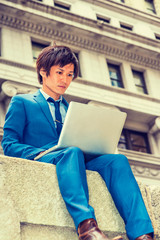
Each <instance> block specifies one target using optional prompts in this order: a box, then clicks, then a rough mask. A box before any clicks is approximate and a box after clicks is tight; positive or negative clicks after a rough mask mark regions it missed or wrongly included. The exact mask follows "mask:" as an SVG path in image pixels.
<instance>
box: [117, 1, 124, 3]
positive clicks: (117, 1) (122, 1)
mask: <svg viewBox="0 0 160 240" xmlns="http://www.w3.org/2000/svg"><path fill="white" fill-rule="evenodd" d="M116 1H117V2H122V3H125V0H116Z"/></svg>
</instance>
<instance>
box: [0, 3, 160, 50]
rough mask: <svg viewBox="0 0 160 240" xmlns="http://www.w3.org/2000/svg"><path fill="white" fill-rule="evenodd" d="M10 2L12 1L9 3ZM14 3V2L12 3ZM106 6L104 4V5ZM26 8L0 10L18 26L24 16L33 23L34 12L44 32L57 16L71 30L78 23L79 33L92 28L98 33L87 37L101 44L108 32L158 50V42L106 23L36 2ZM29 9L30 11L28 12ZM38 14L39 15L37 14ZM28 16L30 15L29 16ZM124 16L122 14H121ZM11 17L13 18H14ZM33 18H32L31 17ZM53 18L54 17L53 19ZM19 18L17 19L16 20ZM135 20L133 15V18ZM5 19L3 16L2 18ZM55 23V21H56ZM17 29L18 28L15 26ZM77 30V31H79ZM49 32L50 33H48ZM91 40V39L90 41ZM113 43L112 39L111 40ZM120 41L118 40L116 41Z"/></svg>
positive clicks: (3, 5)
mask: <svg viewBox="0 0 160 240" xmlns="http://www.w3.org/2000/svg"><path fill="white" fill-rule="evenodd" d="M10 2H12V1H10ZM13 2H15V1H13ZM105 4H106V3H105ZM26 6H27V8H26V9H24V8H22V9H21V6H20V5H18V4H17V5H14V7H13V6H12V7H11V6H8V5H6V4H2V8H3V7H5V12H6V13H7V12H8V13H9V14H10V13H11V12H12V14H14V15H16V16H17V18H16V19H15V20H14V22H15V23H16V24H17V25H18V24H20V25H24V24H23V23H21V22H20V20H21V21H22V18H21V17H23V16H24V15H25V16H26V17H27V18H26V19H25V18H23V20H24V21H27V20H28V18H29V19H31V21H32V23H35V12H34V10H35V11H37V12H36V14H37V15H36V18H37V20H38V21H39V22H38V23H41V25H40V26H39V27H38V28H39V30H42V31H43V30H44V28H46V26H48V21H51V22H52V23H50V24H53V22H54V17H55V16H58V17H59V18H62V19H66V20H69V21H71V26H72V28H74V26H73V24H74V23H79V24H81V25H80V29H81V31H82V30H83V27H82V26H88V27H91V28H92V31H93V29H95V30H98V33H96V31H95V32H94V31H93V32H92V33H91V32H87V36H89V34H90V35H91V37H92V38H98V40H99V41H100V40H101V42H103V41H105V40H106V39H105V37H106V36H105V35H104V34H103V33H104V32H109V33H112V34H116V35H119V36H122V37H123V38H124V37H125V38H126V39H132V40H135V41H137V42H141V43H145V44H147V47H146V48H148V46H154V47H156V48H159V41H157V40H155V39H150V38H147V37H144V36H140V35H138V34H136V33H134V32H130V31H126V30H124V29H121V28H117V27H114V26H112V25H110V24H106V23H102V22H100V21H98V20H93V19H90V18H86V17H82V16H80V15H77V14H74V13H72V12H68V11H65V10H61V9H58V8H56V7H53V6H48V5H46V4H42V3H39V2H36V1H27V2H26V4H25V7H26ZM11 9H12V10H11ZM29 9H30V11H29ZM38 12H39V14H38ZM41 13H46V14H48V19H47V25H45V26H44V25H43V26H42V18H43V19H44V23H45V22H46V16H45V18H44V16H42V14H41ZM29 14H30V15H29ZM123 14H124V12H123ZM14 15H13V17H14ZM33 16H34V17H33ZM49 16H52V18H51V19H50V17H49ZM53 16H54V17H53ZM7 17H9V15H7ZM18 17H19V19H18ZM32 17H33V20H32ZM38 17H40V19H38ZM133 17H134V18H135V14H134V16H133ZM4 18H5V16H4ZM158 20H159V21H158V22H157V23H158V26H160V19H159V18H158ZM32 23H29V24H26V26H27V25H28V26H30V25H32ZM56 23H57V21H56ZM65 25H67V23H66V22H59V23H58V24H57V27H58V29H59V28H62V27H65ZM17 28H18V26H17ZM80 29H79V30H80ZM100 29H101V30H103V31H101V32H100V31H99V30H100ZM49 32H50V31H49ZM81 33H82V35H83V34H84V35H85V31H84V32H81ZM92 40H93V39H92ZM112 41H113V39H112ZM118 41H120V40H118ZM118 41H117V43H116V45H118ZM126 44H127V43H125V42H124V43H121V45H123V46H124V47H126Z"/></svg>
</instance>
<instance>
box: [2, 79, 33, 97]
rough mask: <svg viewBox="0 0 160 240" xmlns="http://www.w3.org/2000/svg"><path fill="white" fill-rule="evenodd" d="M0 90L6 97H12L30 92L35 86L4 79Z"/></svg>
mask: <svg viewBox="0 0 160 240" xmlns="http://www.w3.org/2000/svg"><path fill="white" fill-rule="evenodd" d="M1 88H2V91H1V95H3V96H7V97H13V96H15V95H17V94H25V93H32V92H35V91H37V88H36V87H31V86H30V85H24V84H20V83H16V82H10V81H6V82H4V83H3V84H2V85H1Z"/></svg>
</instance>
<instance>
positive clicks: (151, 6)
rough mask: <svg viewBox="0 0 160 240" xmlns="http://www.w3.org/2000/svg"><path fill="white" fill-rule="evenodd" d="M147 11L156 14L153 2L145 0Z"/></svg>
mask: <svg viewBox="0 0 160 240" xmlns="http://www.w3.org/2000/svg"><path fill="white" fill-rule="evenodd" d="M145 4H146V10H147V12H149V13H156V11H155V7H154V3H153V0H145Z"/></svg>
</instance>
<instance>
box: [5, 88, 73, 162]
mask: <svg viewBox="0 0 160 240" xmlns="http://www.w3.org/2000/svg"><path fill="white" fill-rule="evenodd" d="M62 101H63V103H64V104H65V105H66V106H67V108H68V103H67V102H66V100H65V99H64V98H63V99H62ZM58 138H59V137H58V135H57V131H56V129H55V124H54V122H53V118H52V116H51V113H50V110H49V106H48V103H47V101H46V100H45V98H44V97H43V95H42V94H41V92H40V91H39V90H38V91H37V92H36V93H35V94H22V95H17V96H15V97H13V98H12V100H11V103H10V105H9V109H8V112H7V114H6V121H5V124H4V135H3V140H2V147H3V151H4V154H5V155H7V156H15V157H20V158H26V159H34V157H35V156H36V155H38V153H40V152H42V151H44V150H46V149H48V148H50V147H52V146H54V145H56V144H57V142H58Z"/></svg>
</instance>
